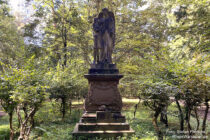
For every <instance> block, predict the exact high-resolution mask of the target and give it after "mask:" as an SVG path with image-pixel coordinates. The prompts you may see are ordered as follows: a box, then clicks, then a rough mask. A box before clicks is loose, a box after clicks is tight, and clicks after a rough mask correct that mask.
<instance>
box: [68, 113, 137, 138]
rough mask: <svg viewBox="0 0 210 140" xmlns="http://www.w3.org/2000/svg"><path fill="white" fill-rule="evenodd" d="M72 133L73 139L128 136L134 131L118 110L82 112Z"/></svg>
mask: <svg viewBox="0 0 210 140" xmlns="http://www.w3.org/2000/svg"><path fill="white" fill-rule="evenodd" d="M72 134H73V136H74V138H75V139H77V138H79V137H80V138H79V139H81V138H82V137H83V138H84V139H87V138H95V137H99V138H111V137H119V136H121V137H123V136H130V135H132V134H134V131H133V130H132V128H130V126H129V124H128V123H126V119H125V116H123V115H121V113H120V112H110V111H96V113H90V112H86V113H84V114H83V115H82V117H81V119H80V122H79V123H77V124H76V126H75V129H74V131H73V133H72ZM81 136H82V137H81Z"/></svg>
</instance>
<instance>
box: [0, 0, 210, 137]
mask: <svg viewBox="0 0 210 140" xmlns="http://www.w3.org/2000/svg"><path fill="white" fill-rule="evenodd" d="M25 5H26V7H27V5H31V6H33V8H34V9H33V11H34V13H33V15H32V16H31V17H30V20H28V22H22V20H21V17H20V18H17V16H16V17H15V16H14V15H12V14H11V12H10V11H11V9H10V8H9V4H8V1H7V0H1V1H0V75H1V79H0V81H1V82H0V103H1V109H0V110H2V111H4V112H5V113H4V115H3V116H2V117H0V139H9V137H10V139H14V138H15V139H19V140H20V139H29V138H30V139H72V136H71V134H70V133H71V131H72V130H73V127H74V125H75V123H76V122H78V119H79V117H80V115H81V114H82V110H83V109H82V103H83V99H84V98H85V95H86V94H87V91H88V83H87V80H86V79H85V78H84V77H83V75H84V74H86V73H87V72H88V68H89V66H90V64H91V63H92V61H93V57H92V56H93V54H92V53H93V33H92V23H93V19H94V17H96V16H97V14H98V13H99V12H100V11H101V9H102V8H104V7H107V8H109V9H110V10H111V11H113V13H114V14H115V18H116V19H115V20H116V44H115V50H114V54H113V61H114V63H116V64H117V67H118V69H119V70H120V73H121V74H123V75H124V78H123V79H122V80H121V81H120V84H119V89H120V93H121V95H122V97H123V101H124V108H123V112H124V114H125V115H126V117H127V118H128V121H129V123H131V125H132V127H133V128H134V130H135V131H136V134H135V136H133V137H132V139H140V138H142V139H144V138H145V139H147V138H149V139H172V138H173V139H177V138H178V136H179V135H180V136H183V134H180V133H179V131H177V130H180V131H184V132H185V131H186V132H187V134H185V135H187V136H189V138H190V137H193V136H200V137H202V138H204V139H205V138H207V136H208V135H209V134H210V132H209V131H210V128H209V126H207V124H209V121H208V117H209V115H208V109H209V99H210V93H209V91H210V87H209V85H210V84H209V75H210V73H209V66H210V63H209V60H210V55H209V47H210V22H209V20H210V1H209V0H148V1H146V0H26V1H25ZM5 114H6V115H5ZM0 115H1V114H0ZM158 117H160V121H159V120H158ZM161 122H162V123H161ZM162 124H164V125H162ZM191 130H194V132H193V131H191ZM169 132H170V133H169ZM198 132H201V133H198ZM173 135H175V136H174V137H173ZM205 136H206V137H205ZM122 139H123V138H122ZM125 139H126V138H125Z"/></svg>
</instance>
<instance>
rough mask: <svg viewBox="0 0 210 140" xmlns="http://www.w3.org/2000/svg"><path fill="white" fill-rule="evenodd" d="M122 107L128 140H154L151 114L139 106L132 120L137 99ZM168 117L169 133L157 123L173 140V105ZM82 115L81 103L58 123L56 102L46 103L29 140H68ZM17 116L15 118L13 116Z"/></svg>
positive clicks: (2, 123)
mask: <svg viewBox="0 0 210 140" xmlns="http://www.w3.org/2000/svg"><path fill="white" fill-rule="evenodd" d="M123 102H124V107H123V110H122V113H123V114H124V115H125V116H126V119H127V121H128V122H129V123H130V125H131V127H132V128H133V129H134V130H135V131H136V134H135V136H133V137H132V138H129V139H133V140H137V139H143V140H147V139H150V140H153V139H157V137H156V133H155V131H154V128H153V125H152V121H151V120H152V111H151V110H150V109H149V108H147V107H145V106H143V105H142V104H140V105H139V106H138V110H137V113H136V118H135V119H134V118H133V111H134V106H135V104H136V103H137V102H138V100H136V99H134V100H133V99H123ZM168 110H169V115H168V120H169V129H165V126H164V125H163V124H161V123H159V126H160V128H161V130H162V131H163V132H164V134H165V135H166V136H165V139H170V140H171V139H175V138H173V135H174V134H173V133H174V132H176V130H178V129H179V121H178V117H177V115H178V113H177V111H178V110H177V109H176V105H175V104H172V105H171V106H169V108H168ZM82 113H83V109H82V101H79V102H78V101H76V102H74V103H73V110H72V114H71V116H70V115H69V113H68V114H66V118H65V119H64V120H62V119H61V114H60V113H59V107H58V104H57V103H56V102H53V104H52V103H50V102H48V103H45V104H44V105H43V107H42V108H41V109H40V110H39V112H38V113H37V114H36V117H35V119H36V127H35V128H34V129H33V131H32V133H31V139H34V140H68V139H69V140H71V139H72V136H71V132H72V131H73V129H74V126H75V124H76V123H77V122H79V118H80V116H81V115H82ZM15 116H16V115H15ZM191 124H192V126H193V128H195V127H196V121H195V119H194V118H193V117H192V119H191ZM209 124H210V122H208V125H207V126H208V128H207V132H210V127H209ZM14 125H15V126H17V118H16V117H14ZM8 137H9V124H8V116H4V117H1V118H0V139H3V138H6V139H8ZM121 139H125V140H126V139H127V138H121Z"/></svg>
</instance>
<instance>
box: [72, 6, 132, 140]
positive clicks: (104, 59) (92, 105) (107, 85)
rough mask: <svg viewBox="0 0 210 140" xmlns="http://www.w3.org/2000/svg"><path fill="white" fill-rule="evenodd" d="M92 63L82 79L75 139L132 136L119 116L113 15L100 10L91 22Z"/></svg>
mask: <svg viewBox="0 0 210 140" xmlns="http://www.w3.org/2000/svg"><path fill="white" fill-rule="evenodd" d="M93 31H94V53H93V54H94V62H93V64H91V67H90V69H89V71H88V74H85V75H84V77H85V78H87V79H88V83H89V89H88V93H87V95H86V98H85V103H84V109H85V113H84V114H83V115H82V117H81V119H80V122H79V123H77V124H76V126H75V129H74V132H73V135H74V136H75V137H79V136H86V137H87V138H93V137H102V138H109V137H118V136H124V135H126V136H127V135H132V134H134V131H133V130H132V129H131V128H130V126H129V124H128V123H126V119H125V116H123V115H122V114H121V109H122V98H121V95H120V92H119V90H118V84H119V80H120V79H121V78H122V77H123V75H121V74H119V70H118V69H117V68H116V64H113V63H112V52H113V49H114V44H115V18H114V14H113V13H112V12H110V11H109V10H108V9H107V8H104V9H103V10H102V12H100V13H99V15H98V17H97V18H95V19H94V23H93Z"/></svg>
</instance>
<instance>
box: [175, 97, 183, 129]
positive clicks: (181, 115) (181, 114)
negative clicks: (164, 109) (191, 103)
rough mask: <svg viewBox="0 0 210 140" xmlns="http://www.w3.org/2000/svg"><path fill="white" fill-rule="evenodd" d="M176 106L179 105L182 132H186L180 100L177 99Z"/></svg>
mask: <svg viewBox="0 0 210 140" xmlns="http://www.w3.org/2000/svg"><path fill="white" fill-rule="evenodd" d="M175 99H176V98H175ZM176 105H177V107H178V110H179V122H180V131H183V130H184V115H183V112H182V108H181V106H180V104H179V101H178V99H176Z"/></svg>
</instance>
